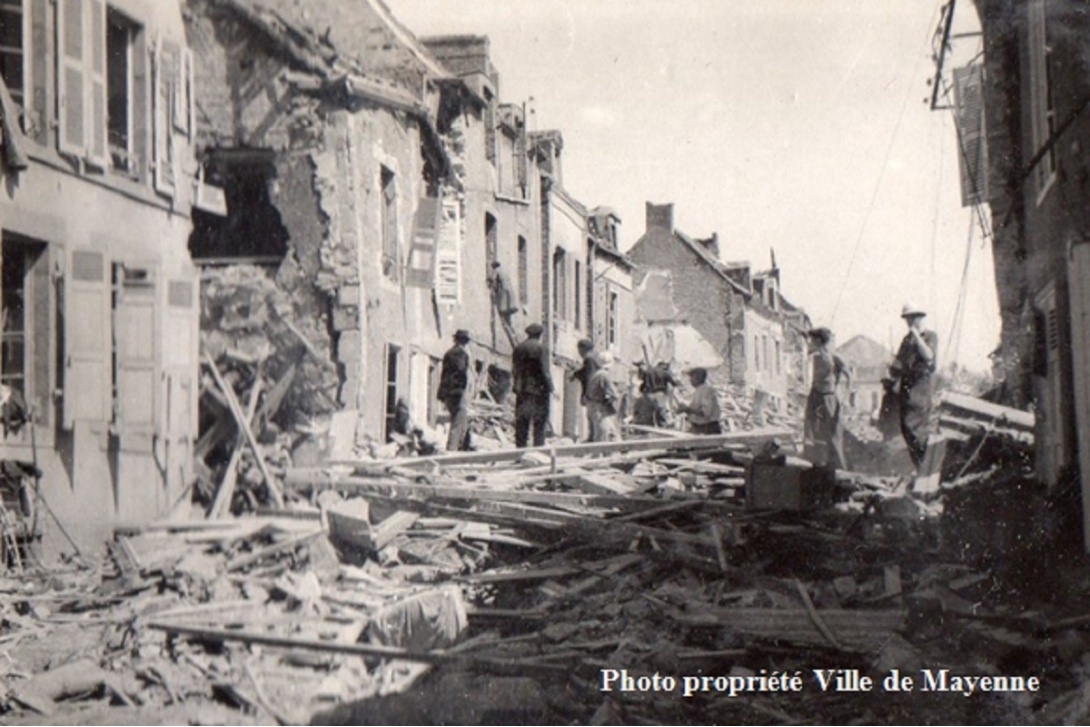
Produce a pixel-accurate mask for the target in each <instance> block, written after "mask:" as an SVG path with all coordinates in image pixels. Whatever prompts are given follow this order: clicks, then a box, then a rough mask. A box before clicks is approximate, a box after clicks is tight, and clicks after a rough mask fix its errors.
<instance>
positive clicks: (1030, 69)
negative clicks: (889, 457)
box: [976, 0, 1090, 543]
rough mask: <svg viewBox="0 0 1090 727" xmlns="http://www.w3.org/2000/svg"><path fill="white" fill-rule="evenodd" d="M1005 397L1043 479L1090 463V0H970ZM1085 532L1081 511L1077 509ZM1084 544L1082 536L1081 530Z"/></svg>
mask: <svg viewBox="0 0 1090 727" xmlns="http://www.w3.org/2000/svg"><path fill="white" fill-rule="evenodd" d="M976 7H977V11H978V14H979V16H980V21H981V26H982V30H983V35H984V73H985V84H984V109H985V118H986V125H987V137H986V138H987V157H988V159H989V163H990V168H989V170H988V171H989V174H988V190H987V192H988V194H987V201H988V203H989V205H990V207H991V218H992V226H993V252H994V257H995V265H996V283H997V287H998V290H999V297H1000V309H1001V313H1002V322H1003V329H1002V344H1001V347H1000V350H999V352H998V354H999V360H1000V364H1001V368H1002V370H1003V373H1004V374H1005V382H1004V383H1005V389H1004V394H1005V397H1006V400H1007V402H1008V403H1012V404H1015V405H1026V404H1027V403H1028V402H1030V401H1032V403H1033V405H1034V408H1035V410H1036V414H1037V436H1036V443H1037V467H1038V474H1039V475H1040V477H1041V479H1043V480H1044V481H1045V482H1047V483H1049V484H1050V485H1057V486H1058V485H1060V484H1063V483H1066V482H1070V481H1071V480H1072V477H1071V476H1072V475H1074V474H1075V473H1077V472H1081V473H1082V477H1081V480H1082V483H1083V485H1082V486H1083V501H1084V503H1085V502H1086V501H1087V496H1088V495H1090V489H1088V487H1087V481H1088V479H1087V473H1088V472H1090V438H1088V437H1087V435H1086V432H1087V431H1090V245H1088V244H1087V241H1088V240H1090V170H1088V169H1087V165H1086V158H1087V156H1086V150H1087V149H1088V148H1090V115H1088V114H1087V106H1088V105H1090V3H1086V2H1083V1H1082V0H1065V1H1064V2H1060V1H1058V0H1029V1H1028V2H1014V1H1013V0H976ZM1083 511H1084V522H1085V529H1086V532H1087V533H1090V508H1087V507H1086V506H1085V505H1084V506H1083ZM1087 542H1088V543H1090V538H1087Z"/></svg>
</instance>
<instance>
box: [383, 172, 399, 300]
mask: <svg viewBox="0 0 1090 727" xmlns="http://www.w3.org/2000/svg"><path fill="white" fill-rule="evenodd" d="M379 184H380V187H381V189H382V274H383V275H385V276H386V277H387V278H390V279H391V280H397V277H398V258H399V257H400V248H399V246H398V240H397V184H396V178H395V177H394V173H393V172H392V171H391V170H389V169H387V168H386V167H382V171H381V174H380V179H379Z"/></svg>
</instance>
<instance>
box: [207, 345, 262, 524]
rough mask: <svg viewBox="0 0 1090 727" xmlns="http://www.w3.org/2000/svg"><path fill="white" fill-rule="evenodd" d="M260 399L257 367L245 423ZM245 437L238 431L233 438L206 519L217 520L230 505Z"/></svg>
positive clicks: (252, 414) (259, 376)
mask: <svg viewBox="0 0 1090 727" xmlns="http://www.w3.org/2000/svg"><path fill="white" fill-rule="evenodd" d="M260 398H261V373H260V367H258V375H257V377H256V378H255V379H254V385H253V386H251V387H250V401H248V402H247V403H246V421H248V422H253V421H254V413H255V412H256V411H257V402H258V399H260ZM245 441H246V440H245V436H244V435H243V434H242V432H241V431H240V432H239V433H238V434H237V435H236V436H235V447H234V449H233V450H231V458H230V459H229V460H227V469H226V470H225V471H224V473H223V481H222V482H220V486H219V488H218V489H217V490H216V497H215V499H214V500H212V504H211V505H209V507H208V517H210V518H218V517H220V516H222V515H223V513H224V510H225V508H227V507H229V506H230V504H231V498H232V497H234V495H235V485H236V484H237V482H238V463H239V460H241V459H242V445H243V444H244V443H245Z"/></svg>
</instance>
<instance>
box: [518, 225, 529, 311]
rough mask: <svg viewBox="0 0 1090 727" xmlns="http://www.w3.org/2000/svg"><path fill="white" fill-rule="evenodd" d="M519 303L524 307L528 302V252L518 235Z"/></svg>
mask: <svg viewBox="0 0 1090 727" xmlns="http://www.w3.org/2000/svg"><path fill="white" fill-rule="evenodd" d="M518 248H519V302H520V303H522V304H523V305H526V303H528V302H529V301H530V279H529V278H530V252H529V250H528V249H527V247H526V238H525V237H523V236H522V235H519V242H518Z"/></svg>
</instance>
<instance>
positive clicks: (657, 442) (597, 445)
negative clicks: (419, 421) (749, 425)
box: [329, 427, 791, 470]
mask: <svg viewBox="0 0 1090 727" xmlns="http://www.w3.org/2000/svg"><path fill="white" fill-rule="evenodd" d="M789 436H791V432H790V431H789V430H787V429H784V428H782V427H766V428H763V429H754V430H752V431H748V432H736V433H732V434H710V435H687V436H684V437H663V438H658V439H628V440H624V441H622V442H591V443H586V444H563V445H554V446H544V447H528V448H525V449H502V450H497V451H494V452H449V453H447V454H437V455H433V456H430V457H403V458H399V459H390V460H372V459H338V460H330V462H329V464H331V465H346V466H350V467H356V468H361V469H366V468H370V469H379V470H383V469H386V468H388V467H391V466H404V467H421V466H427V465H453V464H492V463H498V462H517V461H518V460H520V459H522V458H523V457H525V456H526V455H527V454H534V453H537V454H539V455H544V456H546V457H548V456H550V455H553V454H555V456H556V457H565V456H588V455H593V454H615V453H618V452H634V451H642V450H649V449H664V450H668V451H672V452H673V451H684V450H693V449H727V448H731V447H738V446H742V445H746V444H749V443H753V442H761V441H765V440H768V439H774V438H776V437H789Z"/></svg>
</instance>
